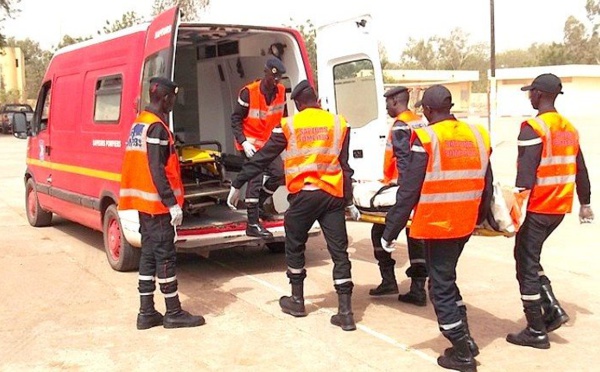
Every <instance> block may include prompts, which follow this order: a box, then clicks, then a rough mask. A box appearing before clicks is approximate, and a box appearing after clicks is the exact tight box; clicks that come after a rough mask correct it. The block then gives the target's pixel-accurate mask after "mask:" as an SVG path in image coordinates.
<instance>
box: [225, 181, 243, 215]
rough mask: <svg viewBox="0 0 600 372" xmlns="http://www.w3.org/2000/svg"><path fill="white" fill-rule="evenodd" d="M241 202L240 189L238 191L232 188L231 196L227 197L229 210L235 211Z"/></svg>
mask: <svg viewBox="0 0 600 372" xmlns="http://www.w3.org/2000/svg"><path fill="white" fill-rule="evenodd" d="M239 201H240V189H236V188H235V187H233V186H231V189H230V190H229V195H227V205H228V206H229V208H231V209H233V210H234V211H235V210H236V209H237V207H236V205H237V203H238V202H239Z"/></svg>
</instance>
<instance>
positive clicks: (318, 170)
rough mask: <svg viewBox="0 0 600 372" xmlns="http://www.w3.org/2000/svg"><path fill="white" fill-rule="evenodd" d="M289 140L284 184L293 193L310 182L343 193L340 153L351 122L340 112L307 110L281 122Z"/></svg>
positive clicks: (335, 194) (335, 193) (342, 194)
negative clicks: (339, 113)
mask: <svg viewBox="0 0 600 372" xmlns="http://www.w3.org/2000/svg"><path fill="white" fill-rule="evenodd" d="M281 128H282V130H283V134H284V135H285V138H286V139H287V147H286V151H285V152H283V153H282V155H281V156H282V158H283V162H284V169H285V184H286V186H287V189H288V191H289V192H290V193H292V194H294V193H297V192H299V191H300V190H302V189H303V188H304V187H305V186H306V185H307V184H310V185H312V186H316V187H318V188H319V189H321V190H323V191H325V192H327V193H329V194H331V195H333V196H336V197H340V198H341V197H343V196H344V178H343V174H342V167H341V165H340V161H339V156H340V152H341V151H342V146H343V143H344V138H345V137H346V131H347V130H348V125H347V124H346V120H345V119H344V118H343V117H342V116H340V115H333V114H330V113H329V112H327V111H324V110H321V109H315V108H309V109H305V110H303V111H301V112H299V113H297V114H296V115H294V116H293V117H288V118H284V119H283V120H282V121H281Z"/></svg>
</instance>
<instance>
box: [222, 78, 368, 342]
mask: <svg viewBox="0 0 600 372" xmlns="http://www.w3.org/2000/svg"><path fill="white" fill-rule="evenodd" d="M291 98H292V99H293V100H294V102H295V104H296V107H297V109H298V111H299V113H297V114H296V115H294V116H293V117H289V118H284V119H283V120H282V121H281V125H280V126H277V127H276V128H275V129H273V134H272V135H271V137H270V139H269V141H268V142H267V144H266V145H265V146H264V147H263V148H262V149H261V150H260V151H258V152H257V153H256V154H255V155H254V156H253V157H252V159H251V160H250V161H249V162H247V163H245V164H244V166H243V168H242V171H241V172H240V173H239V174H238V176H237V178H236V179H235V180H234V181H233V183H232V188H231V191H230V194H229V197H228V199H227V203H228V204H229V206H230V207H231V208H233V209H235V205H236V204H237V202H238V200H239V193H240V190H239V189H240V188H241V187H242V186H243V185H244V183H246V182H247V181H248V180H250V179H253V178H254V177H255V176H256V175H257V174H259V173H260V172H261V169H263V167H264V166H265V165H267V164H269V163H270V162H271V161H273V159H275V158H276V157H277V156H279V154H281V153H282V152H283V151H284V150H286V151H285V153H284V169H285V182H286V186H287V189H288V191H289V192H290V194H289V196H288V201H289V208H288V209H287V211H286V212H285V219H284V227H285V258H286V262H287V266H288V268H287V273H286V274H287V277H288V278H289V280H290V284H291V287H292V295H291V296H283V297H281V298H280V300H279V304H280V306H281V309H282V311H283V312H285V313H287V314H290V315H292V316H295V317H302V316H306V310H305V307H304V278H306V269H305V257H304V251H305V250H306V241H307V239H308V231H309V230H310V228H311V227H312V226H313V224H314V223H315V221H319V224H320V226H321V230H322V231H323V234H324V236H325V240H326V242H327V250H328V251H329V253H330V254H331V258H332V260H333V264H334V267H333V282H334V287H335V289H336V292H337V294H338V300H339V307H338V313H337V314H336V315H333V316H332V317H331V323H332V324H334V325H336V326H339V327H341V328H342V329H343V330H345V331H352V330H355V329H356V324H355V322H354V316H353V313H352V306H351V297H352V288H353V287H354V284H353V283H352V276H351V264H350V260H349V258H348V252H347V249H348V236H347V233H346V221H345V213H344V208H346V210H347V211H349V212H350V214H351V215H352V217H353V219H355V220H358V219H359V218H360V213H359V212H358V209H356V207H355V206H354V205H353V204H352V184H351V177H352V175H353V173H354V172H353V170H352V168H350V166H349V165H348V142H349V135H350V132H349V130H348V125H347V123H346V121H345V119H344V118H343V117H342V116H340V115H333V114H330V113H329V112H327V111H324V110H322V109H321V108H320V106H319V104H318V102H317V96H316V94H315V91H314V89H313V88H312V87H311V86H310V85H309V83H308V81H306V80H304V81H302V82H300V83H299V84H298V85H297V86H296V88H294V91H293V92H292V95H291Z"/></svg>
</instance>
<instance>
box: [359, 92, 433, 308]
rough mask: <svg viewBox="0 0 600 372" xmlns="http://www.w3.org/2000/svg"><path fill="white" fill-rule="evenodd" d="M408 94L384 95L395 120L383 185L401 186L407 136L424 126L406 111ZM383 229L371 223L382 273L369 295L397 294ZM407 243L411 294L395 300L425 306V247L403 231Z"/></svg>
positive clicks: (407, 144)
mask: <svg viewBox="0 0 600 372" xmlns="http://www.w3.org/2000/svg"><path fill="white" fill-rule="evenodd" d="M409 94H410V91H409V89H408V88H406V87H403V86H398V87H395V88H392V89H390V90H388V91H387V92H385V94H384V95H383V96H384V97H385V102H386V109H387V113H388V115H389V116H390V117H392V118H394V119H395V121H394V124H393V125H392V128H391V130H390V133H389V135H388V139H387V143H386V146H385V154H384V165H383V182H384V183H385V184H391V183H396V184H398V185H399V184H400V183H401V180H402V174H404V173H405V172H406V166H407V165H408V159H409V157H410V136H411V133H412V131H413V130H414V129H416V128H420V127H423V126H425V122H424V120H423V119H422V118H421V117H420V116H419V115H417V114H415V113H414V112H412V111H411V110H409V109H408V99H409ZM384 229H385V225H384V224H378V223H375V224H373V227H372V228H371V242H372V243H373V253H374V256H375V259H376V260H377V263H378V266H379V272H380V273H381V278H382V281H381V284H379V286H377V287H376V288H372V289H370V290H369V294H370V295H371V296H382V295H387V294H396V293H398V284H397V283H396V275H395V273H394V265H395V264H396V261H395V260H394V259H393V258H392V254H391V252H387V251H386V250H384V249H383V248H382V247H381V236H382V235H383V230H384ZM406 241H407V245H408V257H409V260H410V266H409V267H408V269H407V270H406V275H407V276H408V277H409V278H411V284H410V291H409V292H408V293H406V294H401V295H399V296H398V301H402V302H406V303H410V304H414V305H417V306H425V305H426V304H427V293H426V291H425V281H426V280H427V266H426V265H425V246H424V244H423V241H422V240H419V239H413V238H411V237H410V229H408V228H407V229H406Z"/></svg>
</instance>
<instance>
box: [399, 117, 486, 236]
mask: <svg viewBox="0 0 600 372" xmlns="http://www.w3.org/2000/svg"><path fill="white" fill-rule="evenodd" d="M457 123H458V124H459V125H457ZM482 131H483V129H482ZM438 132H439V134H438ZM469 133H472V136H470V135H469ZM415 136H416V137H418V138H420V140H421V142H422V144H423V150H424V151H425V152H427V154H428V155H429V160H428V163H427V171H426V173H425V179H424V182H423V186H422V188H421V195H420V197H419V201H418V204H417V206H416V207H415V211H414V216H413V219H412V224H411V229H410V235H411V237H413V238H418V239H451V238H459V237H464V236H468V235H469V234H471V233H472V232H473V230H474V228H475V224H476V222H477V216H478V214H479V204H480V202H481V195H482V193H483V189H484V186H485V182H484V180H485V173H486V171H487V166H488V164H489V153H490V145H489V138H488V137H487V136H486V137H485V138H484V133H483V132H481V131H480V129H479V128H478V127H477V126H474V125H469V124H466V123H461V122H456V121H454V120H452V121H449V120H446V121H442V122H440V123H436V124H434V125H432V126H428V127H425V128H421V129H417V130H415ZM456 138H460V139H456ZM453 142H456V144H454V143H453ZM463 142H464V143H463Z"/></svg>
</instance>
